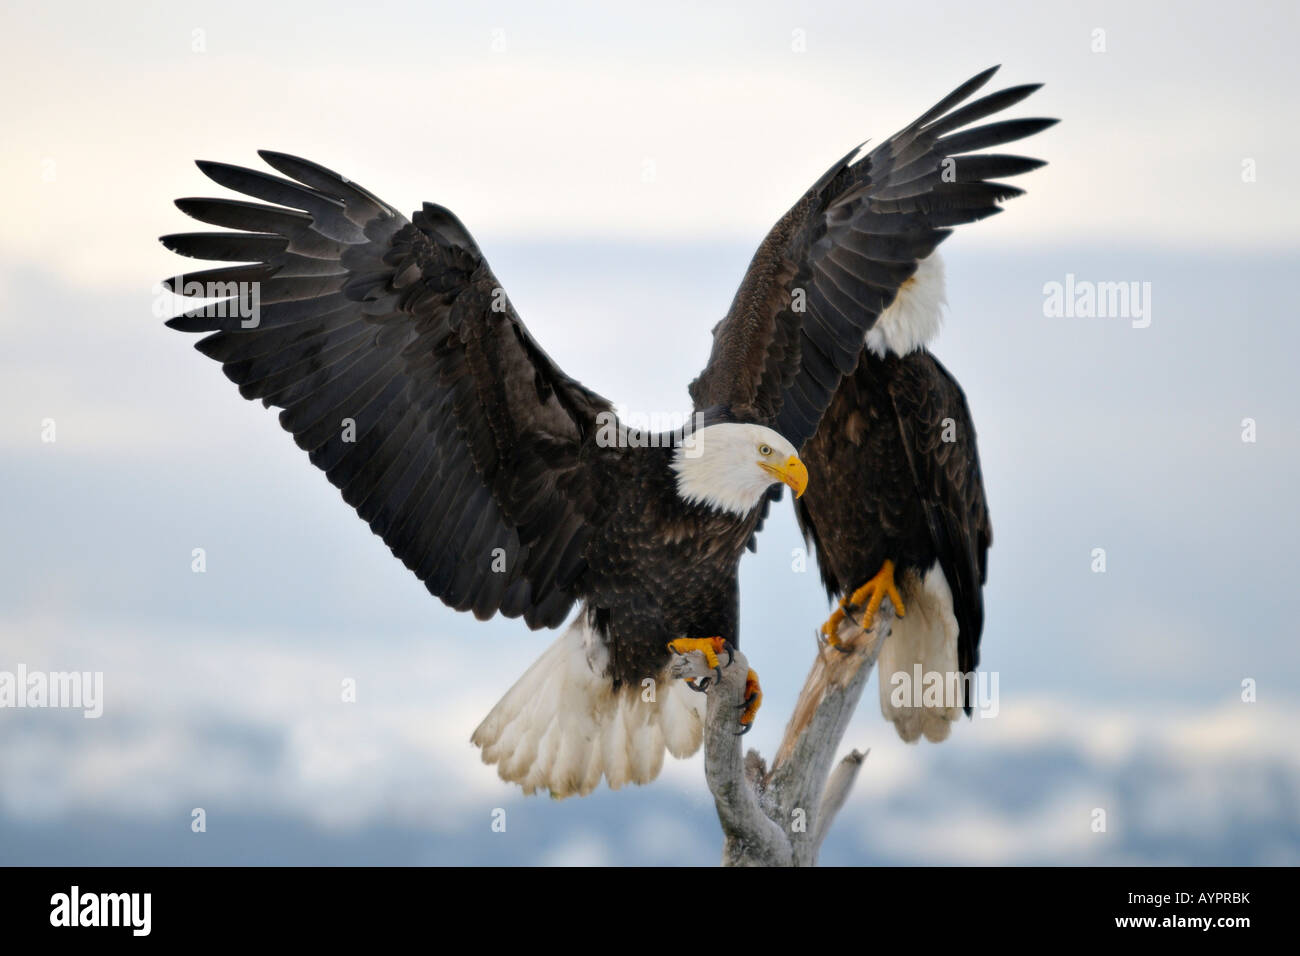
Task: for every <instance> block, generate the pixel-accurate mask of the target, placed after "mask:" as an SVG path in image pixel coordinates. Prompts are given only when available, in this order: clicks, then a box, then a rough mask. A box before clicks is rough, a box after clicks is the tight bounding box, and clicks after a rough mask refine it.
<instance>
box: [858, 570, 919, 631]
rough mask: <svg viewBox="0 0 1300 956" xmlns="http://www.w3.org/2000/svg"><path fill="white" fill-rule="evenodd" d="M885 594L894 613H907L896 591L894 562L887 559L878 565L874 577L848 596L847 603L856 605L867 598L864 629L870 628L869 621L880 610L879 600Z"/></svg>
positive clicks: (873, 618) (870, 621)
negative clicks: (878, 568)
mask: <svg viewBox="0 0 1300 956" xmlns="http://www.w3.org/2000/svg"><path fill="white" fill-rule="evenodd" d="M868 595H870V597H869V598H868V597H867V596H868ZM885 595H889V601H890V603H891V604H893V605H894V613H895V614H897V615H898V616H899V617H902V616H903V615H905V614H906V613H907V609H906V608H905V607H903V598H902V596H900V595H899V593H898V586H897V585H896V584H895V583H894V562H893V561H889V560H886V561H885V563H884V564H882V565H881V566H880V570H879V571H877V572H876V576H875V577H874V578H872V579H871V580H870V581H868V582H867V583H866V584H864V585H862V587H860V588H858V589H857V590H856V591H854V592H853V596H852V597H850V598H849V603H850V604H855V605H857V606H858V607H861V606H862V601H863V599H864V598H866V599H867V609H866V611H865V612H863V615H862V629H863V630H864V631H869V630H871V623H872V622H873V621H874V620H875V619H876V612H877V611H879V610H880V602H881V601H883V600H884V599H885Z"/></svg>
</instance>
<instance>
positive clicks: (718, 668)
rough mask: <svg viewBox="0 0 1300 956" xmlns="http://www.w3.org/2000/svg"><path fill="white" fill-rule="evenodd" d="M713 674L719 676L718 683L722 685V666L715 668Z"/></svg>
mask: <svg viewBox="0 0 1300 956" xmlns="http://www.w3.org/2000/svg"><path fill="white" fill-rule="evenodd" d="M713 673H715V674H717V675H718V683H719V684H721V683H722V665H721V664H719V665H718V666H717V667H715V668H713Z"/></svg>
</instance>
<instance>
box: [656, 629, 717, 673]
mask: <svg viewBox="0 0 1300 956" xmlns="http://www.w3.org/2000/svg"><path fill="white" fill-rule="evenodd" d="M726 643H727V642H726V641H724V640H723V639H722V638H720V637H679V638H678V639H677V640H675V641H669V642H668V650H670V651H672V652H673V653H674V654H689V653H690V652H691V651H699V652H700V653H701V654H703V655H704V659H705V661H707V662H708V665H709V669H710V670H718V669H719V668H720V667H721V666H722V665H721V664H720V663H718V655H719V654H720V653H722V651H723V649H724V648H725V647H726Z"/></svg>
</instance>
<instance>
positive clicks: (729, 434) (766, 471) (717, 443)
mask: <svg viewBox="0 0 1300 956" xmlns="http://www.w3.org/2000/svg"><path fill="white" fill-rule="evenodd" d="M673 470H674V471H675V472H677V495H678V497H680V498H682V499H683V500H685V501H686V502H687V503H688V504H703V505H707V506H708V507H710V508H714V509H716V510H718V511H726V512H730V513H731V514H734V515H741V516H744V515H747V514H749V513H750V512H751V511H753V510H754V509H755V508H756V507H758V503H759V502H760V501H762V500H763V495H764V493H765V492H766V491H767V489H768V488H770V487H771V486H772V485H774V484H776V482H778V481H780V482H784V483H785V484H787V485H789V486H790V487H791V489H793V490H794V494H795V497H796V498H797V497H799V496H800V495H801V494H803V491H804V489H805V488H806V487H808V469H807V468H805V467H804V464H803V462H801V461H800V460H799V456H798V455H797V454H796V453H795V449H794V446H793V445H791V444H790V443H789V442H788V441H786V440H785V439H784V438H782V437H781V436H780V435H779V434H778V433H777V432H774V431H773V430H772V429H770V428H766V427H764V426H762V425H742V424H736V423H732V422H723V423H721V424H718V425H706V426H705V427H704V428H701V429H700V430H699V431H696V432H694V433H693V434H691V435H690V436H689V437H688V438H687V440H686V442H685V443H684V444H683V445H682V446H681V447H679V448H677V450H676V451H675V452H674V453H673Z"/></svg>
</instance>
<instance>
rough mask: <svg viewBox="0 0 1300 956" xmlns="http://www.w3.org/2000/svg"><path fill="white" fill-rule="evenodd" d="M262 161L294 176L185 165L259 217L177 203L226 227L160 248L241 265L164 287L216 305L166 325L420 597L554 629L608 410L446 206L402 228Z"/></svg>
mask: <svg viewBox="0 0 1300 956" xmlns="http://www.w3.org/2000/svg"><path fill="white" fill-rule="evenodd" d="M261 156H262V158H263V159H265V160H266V161H267V162H268V163H269V164H270V165H271V166H273V167H275V169H277V170H278V171H279V172H281V173H283V174H285V175H286V176H288V177H291V178H290V179H282V178H280V177H277V176H273V175H270V174H267V173H263V172H258V171H254V170H248V169H242V168H240V167H237V166H227V165H224V164H220V163H206V162H204V163H199V168H200V169H202V170H203V172H204V173H206V174H207V175H208V176H209V177H210V178H211V179H213V180H215V181H216V182H217V183H219V184H221V185H223V186H226V187H228V188H230V189H233V190H236V191H238V192H240V193H243V194H245V195H247V196H250V197H253V198H255V199H260V200H263V201H264V202H266V203H271V204H272V205H263V204H262V203H253V202H246V201H243V200H232V199H181V200H178V201H177V205H178V206H179V207H180V208H181V209H182V210H183V211H184V212H186V213H187V214H189V215H190V216H193V217H194V218H196V219H199V220H201V221H203V222H205V223H209V224H212V225H216V226H222V227H229V228H233V229H236V230H241V231H238V232H200V233H185V234H180V235H172V236H164V237H163V239H162V242H163V243H164V245H166V246H167V247H168V248H169V249H172V250H174V251H176V252H178V253H180V254H181V255H185V256H191V257H195V258H199V259H214V260H218V261H221V262H228V263H245V264H243V265H231V266H223V267H220V268H216V269H210V270H206V271H203V272H198V273H192V274H190V275H185V276H177V277H175V278H173V279H171V280H168V282H167V285H168V287H169V288H171V289H172V290H173V291H177V292H183V293H185V294H199V295H203V296H205V297H207V298H211V297H215V296H224V298H222V299H221V301H219V302H216V303H209V304H207V305H205V306H203V307H201V308H198V309H195V310H193V311H189V312H186V313H185V314H183V315H180V316H177V317H176V318H174V319H172V320H171V321H170V322H168V323H167V324H168V325H169V326H171V327H172V328H175V329H179V330H181V331H184V332H203V333H211V334H209V335H207V336H206V337H205V338H203V339H201V340H200V341H199V342H198V343H197V348H198V349H199V351H200V352H202V353H203V354H205V355H207V356H209V357H211V358H214V359H216V360H217V361H218V362H220V363H221V364H222V369H223V371H224V372H225V373H226V375H227V376H228V377H229V378H230V379H231V380H232V381H233V382H235V383H236V384H237V385H238V386H239V391H240V393H241V394H242V395H243V396H244V397H245V398H248V399H261V400H262V402H263V403H264V404H265V405H267V406H272V405H274V406H276V407H277V408H280V409H283V411H281V413H280V423H281V424H282V425H283V426H284V428H285V429H286V430H288V431H289V432H291V433H292V434H293V437H294V441H296V442H297V444H298V446H299V447H300V448H302V449H303V450H304V451H306V452H307V453H308V455H309V456H310V458H311V461H312V463H313V464H315V465H316V466H317V467H318V468H320V469H321V470H322V471H324V472H325V474H326V477H328V478H329V480H330V481H331V482H332V483H333V484H334V485H335V486H336V487H338V488H339V489H340V490H341V491H342V493H343V499H344V500H345V501H346V502H347V503H348V504H349V505H351V506H352V507H353V508H355V509H356V511H357V513H358V514H359V515H360V516H361V517H362V518H363V519H364V520H365V521H366V522H367V523H368V524H369V525H370V527H371V529H372V530H373V531H374V532H375V534H377V535H379V536H380V537H381V538H383V540H384V542H385V543H386V544H387V545H388V546H389V548H391V549H392V552H393V554H394V555H396V556H397V557H398V558H400V559H401V560H402V562H403V563H404V564H405V565H406V566H407V567H408V568H410V569H411V570H412V571H413V572H415V574H416V576H417V577H419V579H420V580H421V581H423V582H424V583H425V585H426V587H428V589H429V590H430V591H431V592H432V593H433V594H435V595H437V596H438V597H439V598H441V599H442V600H443V601H444V602H445V603H447V604H448V605H450V606H452V607H454V608H457V609H459V610H473V611H474V613H475V614H476V615H477V616H478V617H480V618H486V617H490V616H491V615H492V614H494V613H496V612H498V611H500V612H501V613H503V614H505V615H507V616H510V617H516V616H520V615H522V616H523V617H524V619H525V620H526V621H527V623H528V624H529V625H530V626H532V627H543V626H554V625H557V624H559V623H561V622H562V621H563V620H564V618H565V616H566V614H567V612H568V611H569V609H570V607H571V606H572V605H573V603H574V601H575V599H576V598H577V597H579V596H580V592H581V590H582V578H583V574H584V572H585V570H586V563H585V560H584V550H585V547H586V544H587V542H588V540H589V538H590V536H591V532H592V530H593V527H594V526H596V525H598V523H599V521H600V515H601V512H602V504H601V500H600V495H599V494H598V491H597V489H598V488H599V487H601V483H600V482H599V481H598V479H597V476H596V475H594V474H593V468H594V466H592V465H590V464H587V463H585V462H584V459H583V455H582V450H583V448H584V445H586V443H587V440H588V437H589V436H591V435H593V434H594V431H595V424H594V423H595V419H596V416H597V415H598V414H599V413H601V412H604V411H609V409H610V406H609V403H608V402H607V401H605V400H604V399H603V398H601V397H600V396H598V395H596V394H594V393H592V392H590V391H588V390H587V389H585V388H583V387H582V386H581V385H579V384H578V383H577V382H575V381H573V380H572V379H570V378H569V377H567V376H566V375H565V374H564V373H563V372H561V371H560V370H559V369H558V368H557V367H556V366H555V364H554V363H553V362H552V361H551V360H550V359H549V358H548V357H547V356H546V353H545V352H543V351H542V349H541V348H540V347H539V346H538V345H537V343H536V342H534V341H533V339H532V337H531V336H530V335H529V334H528V331H527V329H525V328H524V325H523V323H522V322H521V321H520V320H519V317H518V316H517V315H516V314H515V312H514V310H513V308H511V306H510V303H509V301H508V300H507V299H506V298H505V295H504V293H503V292H502V291H501V288H500V285H499V283H498V282H497V280H496V277H495V276H493V275H492V272H491V270H490V269H489V268H488V265H487V263H486V262H485V261H484V259H483V256H482V254H481V253H480V252H479V249H478V246H477V245H476V244H475V242H474V240H473V239H472V238H471V237H470V235H469V233H468V232H467V231H466V230H465V227H464V226H463V225H461V223H460V221H459V220H458V219H457V218H456V217H455V216H454V215H452V214H451V213H450V212H449V211H448V210H446V209H443V208H442V207H440V206H436V205H432V204H426V205H425V206H424V208H423V209H422V210H421V211H419V212H417V213H415V214H414V215H413V217H412V218H411V219H409V220H408V219H407V218H406V217H405V216H403V215H401V214H400V213H398V212H397V211H395V210H394V209H393V208H392V207H391V206H389V205H388V204H386V203H384V202H382V201H381V200H379V199H377V198H376V197H375V196H373V195H371V194H370V193H369V192H367V191H366V190H364V189H361V188H360V187H358V186H357V185H355V184H354V183H351V182H349V181H348V180H347V179H345V178H343V177H342V176H340V175H338V174H337V173H334V172H331V171H330V170H328V169H325V168H323V167H321V166H318V165H316V164H314V163H310V162H307V161H306V160H302V159H298V158H296V157H292V156H287V155H284V154H281V153H272V152H265V151H264V152H262V153H261ZM255 305H256V306H259V307H258V308H256V309H254V308H252V306H255ZM254 312H255V313H256V314H255V315H254V314H253V313H254Z"/></svg>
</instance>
